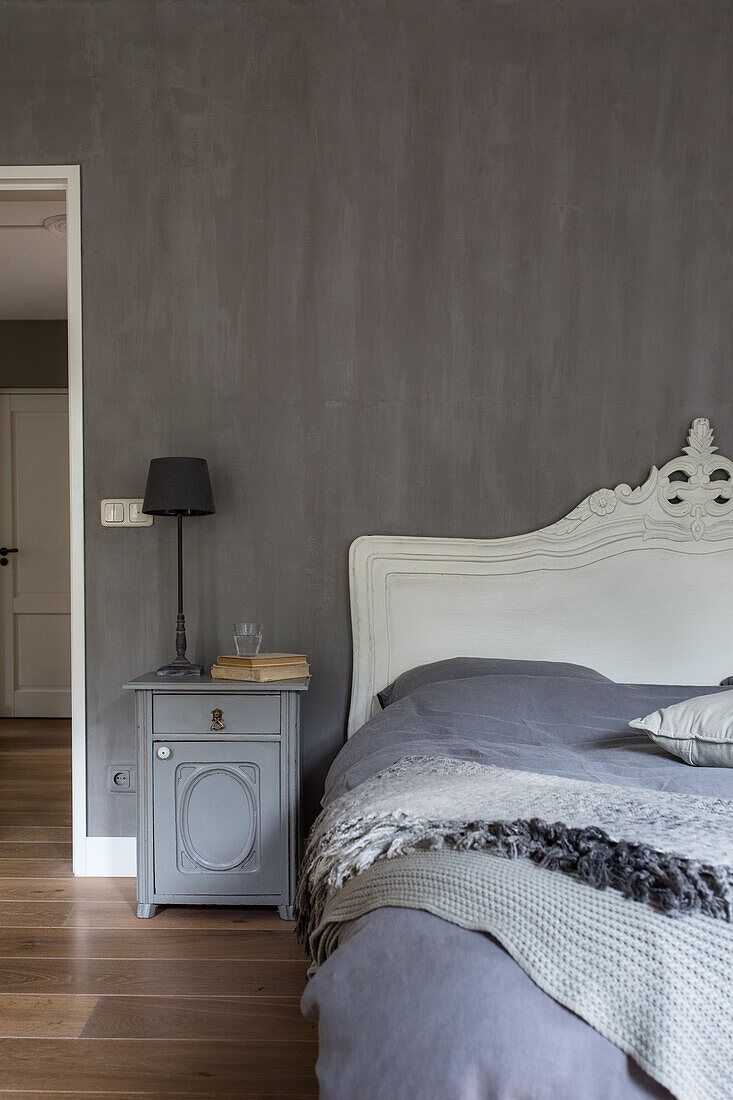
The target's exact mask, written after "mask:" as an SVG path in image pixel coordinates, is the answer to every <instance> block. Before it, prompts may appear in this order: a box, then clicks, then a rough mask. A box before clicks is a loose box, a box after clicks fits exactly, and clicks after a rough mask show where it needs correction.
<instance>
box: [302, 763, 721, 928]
mask: <svg viewBox="0 0 733 1100" xmlns="http://www.w3.org/2000/svg"><path fill="white" fill-rule="evenodd" d="M442 848H449V849H452V850H454V851H483V852H486V853H488V854H492V855H496V856H500V857H503V858H505V859H512V860H513V859H527V860H530V861H532V862H533V863H536V864H538V865H539V866H540V867H543V868H545V869H547V870H552V871H561V872H564V873H566V874H571V875H573V876H574V877H576V878H578V879H579V880H580V881H581V882H584V883H586V884H588V885H589V886H594V887H596V888H598V889H606V888H608V887H610V888H612V889H615V890H617V891H619V893H621V894H622V895H623V896H624V897H627V898H631V899H633V900H634V901H637V902H642V903H645V904H648V905H651V906H652V907H654V908H655V909H657V910H659V911H661V912H662V913H665V914H667V915H669V916H682V915H684V914H691V913H702V914H704V915H705V916H709V917H713V918H716V919H719V920H724V921H731V920H733V804H731V803H730V802H729V801H728V800H725V799H715V798H703V797H696V796H691V795H676V794H669V793H668V792H664V791H651V790H646V789H637V788H631V787H616V786H612V785H609V784H601V783H593V782H585V781H583V780H574V779H564V778H562V777H560V776H552V775H543V774H538V773H535V772H519V771H512V770H510V769H506V768H497V767H494V766H492V765H484V764H474V763H472V762H470V761H463V760H454V759H452V758H448V757H405V758H403V759H402V760H400V761H398V762H397V763H396V764H393V765H392V766H391V767H390V768H388V769H386V770H385V771H384V772H382V773H380V774H379V775H377V776H375V777H373V778H372V779H370V780H367V781H366V782H365V783H362V784H360V785H359V786H358V787H357V788H356V789H355V790H353V791H349V792H348V793H347V794H345V795H342V796H341V797H340V798H338V799H336V800H335V801H334V802H333V803H332V804H331V805H329V806H328V807H327V808H326V809H325V810H324V811H323V812H322V814H321V815H320V816H319V818H318V820H317V821H316V823H315V825H314V827H313V830H312V831H311V835H310V838H309V841H308V846H307V850H306V854H305V859H304V864H303V869H302V872H301V877H300V882H299V886H298V892H297V897H296V919H297V922H298V923H297V931H298V934H299V936H300V938H301V940H302V941H303V942H304V943H305V944H306V946H308V943H309V939H310V936H311V935H312V933H313V931H314V930H315V928H316V927H317V926H318V925H319V923H320V921H321V917H322V914H323V910H324V907H325V905H326V903H327V901H328V899H329V898H330V897H331V896H332V895H333V894H334V893H335V892H336V891H337V890H339V889H340V888H341V887H342V886H343V884H344V883H345V882H347V881H348V880H349V879H350V878H351V877H353V876H354V875H359V874H362V873H363V872H364V871H365V870H367V868H369V867H371V866H372V865H373V864H374V862H375V861H377V860H379V859H394V858H396V857H398V856H402V855H405V854H406V853H408V852H414V851H420V850H438V849H442Z"/></svg>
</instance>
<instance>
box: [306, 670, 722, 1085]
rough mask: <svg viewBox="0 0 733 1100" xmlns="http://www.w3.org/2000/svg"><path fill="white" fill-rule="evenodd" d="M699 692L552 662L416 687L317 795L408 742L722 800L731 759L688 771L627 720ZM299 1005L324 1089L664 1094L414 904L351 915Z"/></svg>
mask: <svg viewBox="0 0 733 1100" xmlns="http://www.w3.org/2000/svg"><path fill="white" fill-rule="evenodd" d="M450 674H451V673H450V670H446V675H450ZM704 692H708V693H709V692H710V688H709V687H706V688H696V687H689V688H681V687H664V686H639V685H633V686H628V685H618V684H613V683H611V682H609V681H606V680H603V679H602V678H598V677H593V678H589V679H585V678H582V677H578V676H574V675H573V676H570V675H553V674H550V675H540V676H536V675H535V676H529V675H516V674H511V675H502V674H499V675H496V674H492V675H470V676H468V677H461V678H460V679H444V680H440V681H438V682H428V683H424V684H420V683H418V684H417V686H414V685H413V686H412V687H411V688H410V690H409V691H408V692H407V693H406V694H404V695H403V696H402V697H398V698H397V699H396V700H395V701H394V702H392V703H391V705H390V706H388V707H387V709H386V710H384V711H383V712H382V713H381V714H379V715H377V716H376V717H375V718H374V719H372V720H371V722H368V723H367V724H366V725H365V726H364V727H362V729H361V730H360V731H359V732H358V733H357V734H356V735H355V736H354V737H353V738H352V739H351V741H350V742H349V743H348V745H346V746H345V748H344V749H343V750H342V752H341V753H340V754H339V756H338V757H337V759H336V761H335V762H334V765H333V767H332V769H331V772H330V774H329V777H328V780H327V790H326V796H325V799H324V802H326V803H328V801H330V800H332V799H333V798H334V797H336V796H337V795H339V794H341V793H343V792H344V791H345V790H348V789H350V788H352V787H354V786H356V785H358V784H360V783H361V782H363V781H364V780H365V779H368V778H370V777H371V776H373V775H375V774H376V773H377V772H380V771H382V770H384V769H385V768H386V767H388V766H389V765H390V764H392V763H394V762H396V761H397V760H399V759H401V758H402V757H404V756H407V755H417V754H424V755H429V756H441V755H442V756H450V757H456V758H459V759H467V760H474V761H478V762H480V763H487V764H495V765H499V766H501V767H507V768H512V769H519V770H528V771H535V772H547V773H551V774H555V775H561V776H566V777H568V778H574V779H580V780H583V779H585V780H595V781H599V782H604V783H613V784H618V785H623V786H638V787H648V788H652V789H656V790H667V791H673V792H679V793H687V794H702V795H718V796H721V797H724V798H733V771H730V770H727V769H710V768H690V767H688V766H686V765H684V764H682V763H681V762H680V761H679V760H676V759H674V758H672V757H669V756H667V755H666V754H664V753H663V752H662V750H660V749H658V748H657V747H656V746H654V745H653V744H652V742H651V741H649V740H648V739H647V738H646V737H645V735H643V734H640V733H637V732H636V731H632V730H630V729H629V728H628V722H629V720H630V719H631V718H635V717H639V716H641V715H644V714H647V713H648V712H649V711H651V710H654V709H656V708H658V707H660V706H668V705H670V704H672V703H675V702H678V701H680V700H682V699H684V698H689V697H690V696H694V695H697V694H703V693H704ZM302 1007H303V1011H304V1013H305V1014H306V1016H308V1017H309V1018H311V1019H314V1020H318V1023H319V1038H320V1053H319V1061H318V1075H319V1079H320V1083H321V1095H322V1096H323V1097H324V1098H326V1100H328V1098H337V1097H338V1098H351V1097H353V1098H364V1100H369V1098H372V1097H374V1098H377V1097H380V1098H382V1097H385V1098H389V1100H402V1098H411V1097H416V1098H417V1097H420V1098H425V1100H429V1098H436V1100H438V1098H446V1100H453V1098H455V1100H473V1098H476V1100H478V1098H486V1100H493V1098H497V1100H498V1098H501V1100H505V1098H506V1100H509V1098H512V1100H520V1098H522V1100H545V1098H547V1100H550V1098H552V1100H560V1098H566V1100H575V1098H577V1100H596V1098H597V1100H606V1098H608V1100H615V1098H619V1100H620V1098H627V1097H628V1098H631V1097H653V1096H656V1097H664V1096H669V1094H668V1093H667V1092H666V1091H665V1090H664V1089H663V1088H662V1087H661V1086H659V1085H657V1084H655V1083H654V1082H653V1081H651V1079H650V1078H649V1077H648V1076H647V1075H646V1074H645V1073H644V1072H643V1071H642V1070H641V1069H639V1068H638V1067H637V1066H635V1064H634V1063H633V1062H632V1061H631V1060H630V1059H629V1058H628V1057H627V1056H626V1055H625V1054H624V1053H622V1051H621V1050H619V1049H618V1048H617V1047H615V1046H614V1045H613V1044H612V1043H610V1042H609V1041H608V1040H606V1039H604V1038H603V1037H602V1036H601V1035H600V1034H598V1033H597V1032H596V1031H594V1030H593V1028H591V1027H590V1026H589V1025H588V1024H586V1023H584V1022H583V1021H582V1020H581V1019H579V1018H578V1017H577V1016H575V1015H573V1014H572V1013H571V1012H569V1011H568V1010H567V1009H565V1008H563V1007H562V1006H561V1005H559V1004H558V1003H556V1002H555V1001H554V1000H552V998H551V997H549V996H548V995H547V994H545V993H544V992H542V990H540V989H539V987H538V986H536V985H535V984H534V983H533V982H532V981H531V979H530V978H529V977H528V976H527V975H526V974H525V973H524V971H523V970H522V969H521V968H520V967H519V966H518V965H517V964H516V963H515V962H514V961H513V960H512V959H511V957H510V956H509V955H508V954H507V953H506V952H505V951H504V950H503V949H502V948H501V947H500V946H499V945H498V944H497V943H496V942H495V941H493V940H492V939H491V938H490V937H489V936H486V935H484V934H481V933H478V932H471V931H467V930H465V929H462V928H459V927H458V926H457V925H453V924H450V923H448V922H447V921H444V920H441V919H439V918H437V917H434V916H432V915H430V914H429V913H425V912H421V911H415V910H407V909H397V908H390V909H387V908H383V909H378V910H376V911H374V912H371V913H368V914H367V915H365V916H364V917H361V918H359V919H358V920H355V921H354V922H353V923H351V924H349V925H347V926H346V927H345V928H344V930H343V931H342V933H341V938H340V944H339V947H338V949H337V950H336V951H335V952H334V954H333V955H332V956H331V957H330V958H329V959H328V960H327V961H326V962H325V963H324V964H323V965H322V966H321V968H320V969H319V970H318V972H317V973H316V975H315V976H314V978H313V979H312V980H311V982H310V983H309V985H308V988H307V989H306V992H305V994H304V996H303V1002H302Z"/></svg>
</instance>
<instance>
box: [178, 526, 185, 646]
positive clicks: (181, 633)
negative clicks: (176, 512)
mask: <svg viewBox="0 0 733 1100" xmlns="http://www.w3.org/2000/svg"><path fill="white" fill-rule="evenodd" d="M176 519H177V520H178V615H177V617H176V658H177V659H178V660H179V661H182V660H185V657H186V616H185V615H184V614H183V516H177V517H176Z"/></svg>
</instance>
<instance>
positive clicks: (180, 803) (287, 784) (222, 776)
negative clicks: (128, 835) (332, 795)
mask: <svg viewBox="0 0 733 1100" xmlns="http://www.w3.org/2000/svg"><path fill="white" fill-rule="evenodd" d="M125 687H126V688H130V689H132V690H133V691H134V692H135V701H136V714H137V741H138V757H137V759H138V764H137V784H138V831H137V901H138V905H137V915H138V916H139V917H152V916H155V912H156V909H157V906H158V905H159V904H166V905H277V907H278V911H279V913H280V916H281V917H283V918H284V919H289V918H291V917H292V909H293V899H294V895H295V875H296V871H297V865H298V836H299V829H298V813H299V811H298V805H299V788H300V693H301V692H303V691H306V690H307V688H308V682H307V680H287V681H278V682H277V683H269V684H252V683H246V682H242V681H233V680H213V679H212V678H211V676H197V677H195V678H193V677H192V678H191V679H180V680H174V679H170V680H166V679H163V678H162V677H160V676H156V675H155V673H154V672H150V673H147V674H146V675H145V676H140V677H138V679H136V680H131V681H130V683H129V684H125Z"/></svg>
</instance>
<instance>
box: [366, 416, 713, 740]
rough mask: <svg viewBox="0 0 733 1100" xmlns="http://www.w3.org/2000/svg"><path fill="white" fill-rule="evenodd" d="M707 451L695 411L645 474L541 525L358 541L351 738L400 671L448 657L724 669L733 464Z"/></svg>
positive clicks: (649, 679) (623, 672) (666, 679)
mask: <svg viewBox="0 0 733 1100" xmlns="http://www.w3.org/2000/svg"><path fill="white" fill-rule="evenodd" d="M716 451H717V448H716V447H715V446H714V445H713V433H712V430H711V428H710V424H709V422H708V421H707V420H706V419H704V418H702V417H701V418H698V419H697V420H694V421H693V423H692V427H691V428H690V431H689V434H688V437H687V446H686V447H685V448H684V454H683V455H681V456H680V457H679V458H675V459H672V461H671V462H667V463H666V465H664V466H662V468H661V469H657V468H656V466H653V467H652V469H651V472H650V474H649V477H648V478H647V480H646V481H645V482H644V484H643V485H641V486H639V487H638V488H637V489H631V488H630V487H629V486H628V485H618V486H617V487H616V488H615V489H599V490H598V491H597V492H595V493H591V494H590V496H588V497H586V498H585V500H584V501H583V502H582V503H581V504H579V505H578V507H577V508H574V509H573V511H572V512H570V513H569V514H568V515H567V516H565V518H564V519H561V520H559V521H558V522H557V523H553V524H551V525H550V526H549V527H544V528H542V529H541V530H539V531H531V532H530V533H529V534H526V535H518V536H513V537H510V538H502V539H455V538H454V539H439V538H410V537H400V536H392V535H365V536H363V537H362V538H358V539H356V541H355V542H354V543H353V544H352V546H351V550H350V554H349V582H350V589H351V618H352V632H353V644H354V666H353V680H352V690H351V709H350V713H349V725H348V734H349V736H351V734H352V733H354V732H355V731H356V730H357V729H358V728H359V727H360V726H361V725H362V724H363V723H364V722H365V721H366V720H367V719H368V718H370V717H371V715H372V714H373V713H374V711H375V709H376V708H377V707H378V703H377V701H376V693H377V692H378V691H381V689H382V688H384V687H385V686H386V685H387V684H388V683H390V682H391V681H392V680H393V679H394V678H395V676H398V675H399V674H400V673H401V672H404V671H406V670H407V669H409V668H414V667H415V666H416V665H420V664H424V663H425V662H427V661H437V660H441V659H443V658H446V657H457V656H464V657H465V656H472V657H514V658H526V659H530V660H556V661H573V662H576V663H578V664H585V665H590V666H591V667H592V668H595V669H597V670H598V671H599V672H602V673H604V674H605V675H606V676H610V677H611V679H613V680H617V681H619V682H623V683H658V684H659V683H667V684H675V683H677V684H715V683H718V681H719V680H720V679H721V678H722V677H724V676H728V675H731V674H733V462H731V461H730V460H729V459H727V458H723V457H722V456H721V455H718V454H716Z"/></svg>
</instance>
